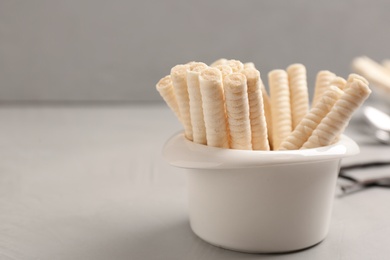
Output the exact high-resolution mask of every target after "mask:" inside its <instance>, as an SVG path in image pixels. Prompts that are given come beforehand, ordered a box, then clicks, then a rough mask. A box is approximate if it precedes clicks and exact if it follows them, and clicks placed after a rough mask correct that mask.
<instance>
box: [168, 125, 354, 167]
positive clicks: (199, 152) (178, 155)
mask: <svg viewBox="0 0 390 260" xmlns="http://www.w3.org/2000/svg"><path fill="white" fill-rule="evenodd" d="M162 153H163V157H164V159H165V160H166V161H167V162H168V163H169V164H170V165H172V166H176V167H180V168H188V169H237V168H255V167H262V166H270V165H281V164H296V163H301V164H302V163H310V162H317V161H326V160H340V159H342V158H344V157H349V156H353V155H356V154H358V153H359V146H358V145H357V143H356V142H355V141H353V140H352V139H351V138H349V137H347V136H346V135H341V136H340V139H339V141H338V142H336V143H334V144H332V145H328V146H323V147H318V148H311V149H302V150H284V151H254V150H236V149H226V148H218V147H211V146H207V145H202V144H197V143H194V142H192V141H190V140H188V139H187V138H185V136H184V132H183V131H181V132H178V133H175V134H174V135H173V136H172V137H170V138H169V139H168V141H167V142H166V143H165V145H164V147H163V151H162Z"/></svg>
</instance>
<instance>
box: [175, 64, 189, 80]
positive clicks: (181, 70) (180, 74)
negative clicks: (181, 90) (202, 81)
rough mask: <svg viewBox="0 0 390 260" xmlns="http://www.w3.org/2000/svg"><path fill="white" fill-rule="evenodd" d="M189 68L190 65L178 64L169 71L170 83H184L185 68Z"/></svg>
mask: <svg viewBox="0 0 390 260" xmlns="http://www.w3.org/2000/svg"><path fill="white" fill-rule="evenodd" d="M189 66H190V65H187V64H179V65H176V66H174V67H173V68H172V69H171V78H172V81H173V82H175V81H180V82H182V81H185V79H186V76H187V68H188V67H189Z"/></svg>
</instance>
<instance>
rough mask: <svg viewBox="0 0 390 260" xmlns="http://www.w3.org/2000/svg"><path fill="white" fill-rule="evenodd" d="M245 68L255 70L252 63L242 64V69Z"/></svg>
mask: <svg viewBox="0 0 390 260" xmlns="http://www.w3.org/2000/svg"><path fill="white" fill-rule="evenodd" d="M247 68H253V69H256V67H255V64H254V63H253V62H246V63H244V69H247Z"/></svg>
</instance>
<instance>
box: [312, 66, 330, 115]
mask: <svg viewBox="0 0 390 260" xmlns="http://www.w3.org/2000/svg"><path fill="white" fill-rule="evenodd" d="M335 77H336V75H335V74H334V73H332V72H330V71H328V70H321V71H319V72H318V73H317V78H316V83H315V87H314V96H313V101H312V103H311V106H312V107H314V106H315V105H316V103H317V102H318V101H319V100H320V99H321V96H322V95H323V94H324V92H325V91H326V89H327V88H328V87H329V86H330V82H331V81H332V80H333V79H334V78H335Z"/></svg>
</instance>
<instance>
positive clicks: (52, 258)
mask: <svg viewBox="0 0 390 260" xmlns="http://www.w3.org/2000/svg"><path fill="white" fill-rule="evenodd" d="M0 122H1V126H0V147H1V149H0V259H1V260H3V259H18V260H25V259H29V260H30V259H37V260H56V259H58V260H60V259H61V260H62V259H72V260H77V259H80V260H81V259H83V260H85V259H86V260H89V259H91V260H100V259H101V260H103V259H104V260H106V259H107V260H108V259H118V260H121V259H131V260H136V259H169V260H174V259H225V260H226V259H324V260H325V259H326V260H328V259H389V257H390V189H383V188H371V189H369V190H365V191H362V192H359V193H355V194H353V195H349V196H346V197H343V198H335V203H334V210H333V215H332V222H331V228H330V231H329V235H328V237H327V238H326V239H325V240H324V241H323V242H322V243H320V244H318V245H317V246H315V247H313V248H310V249H307V250H304V251H300V252H296V253H290V254H274V255H261V254H245V253H238V252H233V251H229V250H225V249H221V248H217V247H214V246H211V245H209V244H207V243H206V242H203V241H202V240H201V239H199V238H198V237H197V236H195V235H194V234H193V233H192V231H191V230H190V227H189V223H188V217H187V197H186V178H185V175H184V174H183V172H182V170H180V169H176V168H173V167H170V166H169V165H167V164H166V162H165V161H163V159H162V157H161V149H162V146H163V144H164V142H165V141H166V140H167V139H168V138H169V137H170V136H171V135H172V134H174V133H175V132H177V131H178V130H180V129H181V127H180V125H179V123H178V122H177V121H176V119H175V118H174V116H173V114H172V113H171V112H170V111H169V110H168V108H167V107H166V106H165V105H149V106H146V105H143V106H142V105H133V106H100V107H99V106H86V107H81V106H79V107H65V106H54V107H49V106H46V107H32V106H21V107H17V106H3V107H0ZM356 129H357V127H356V124H351V125H350V127H349V128H348V129H347V134H348V135H349V136H350V137H352V138H354V139H355V140H356V141H357V142H358V143H359V144H360V147H361V153H360V155H358V156H355V157H353V158H349V159H346V160H345V161H343V164H344V165H345V164H349V163H354V162H363V161H367V162H368V161H371V160H386V159H387V160H390V146H383V145H379V144H377V143H376V142H375V141H374V140H372V139H370V138H367V137H366V136H364V135H363V134H360V133H359V132H358V131H357V130H356ZM387 173H390V168H388V169H381V170H369V171H364V172H362V173H360V174H361V176H363V175H366V176H367V175H371V174H387Z"/></svg>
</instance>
